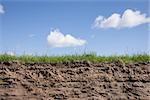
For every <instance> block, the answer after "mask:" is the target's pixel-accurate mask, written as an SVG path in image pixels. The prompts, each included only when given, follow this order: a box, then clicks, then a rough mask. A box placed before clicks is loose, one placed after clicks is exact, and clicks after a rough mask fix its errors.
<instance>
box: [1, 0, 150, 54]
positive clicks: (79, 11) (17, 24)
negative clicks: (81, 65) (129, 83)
mask: <svg viewBox="0 0 150 100" xmlns="http://www.w3.org/2000/svg"><path fill="white" fill-rule="evenodd" d="M149 4H150V1H149V0H132V1H131V0H1V1H0V53H4V52H5V53H8V54H16V55H22V54H35V55H45V54H46V55H65V54H81V53H84V52H87V53H90V52H94V53H97V54H98V55H114V54H115V55H116V54H117V55H122V54H129V55H130V54H137V53H145V52H146V53H147V52H150V47H149V45H150V32H149V23H150V17H149Z"/></svg>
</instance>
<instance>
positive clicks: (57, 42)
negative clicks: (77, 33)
mask: <svg viewBox="0 0 150 100" xmlns="http://www.w3.org/2000/svg"><path fill="white" fill-rule="evenodd" d="M47 41H48V44H49V45H50V46H51V47H75V46H83V45H85V44H86V40H82V39H78V38H75V37H73V36H71V35H70V34H67V35H64V34H63V33H61V32H60V31H59V30H58V29H56V30H53V31H51V32H50V34H49V35H48V36H47Z"/></svg>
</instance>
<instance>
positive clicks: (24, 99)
mask: <svg viewBox="0 0 150 100" xmlns="http://www.w3.org/2000/svg"><path fill="white" fill-rule="evenodd" d="M0 80H1V82H0V100H65V99H67V100H108V99H110V100H112V99H113V100H116V99H117V100H124V99H125V100H126V99H130V100H131V99H145V100H148V99H149V98H150V63H131V64H123V63H121V62H114V63H91V62H88V61H77V62H65V63H51V64H50V63H49V64H46V63H45V64H44V63H43V64H37V63H30V64H27V63H26V64H25V63H20V62H0Z"/></svg>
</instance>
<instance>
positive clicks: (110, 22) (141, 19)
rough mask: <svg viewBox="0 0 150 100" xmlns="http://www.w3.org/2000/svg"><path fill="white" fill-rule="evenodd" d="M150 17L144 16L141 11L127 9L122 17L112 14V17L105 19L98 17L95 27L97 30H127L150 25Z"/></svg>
mask: <svg viewBox="0 0 150 100" xmlns="http://www.w3.org/2000/svg"><path fill="white" fill-rule="evenodd" d="M149 22H150V17H147V16H146V14H142V13H141V12H140V11H134V10H131V9H127V10H125V11H124V13H123V14H122V15H120V14H118V13H114V14H112V15H111V16H110V17H108V18H105V17H103V16H98V17H97V18H96V19H95V22H94V27H96V28H125V27H129V28H131V27H135V26H138V25H140V24H144V23H149Z"/></svg>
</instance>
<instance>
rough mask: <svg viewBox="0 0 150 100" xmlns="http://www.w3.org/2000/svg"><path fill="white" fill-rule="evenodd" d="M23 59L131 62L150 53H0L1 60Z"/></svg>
mask: <svg viewBox="0 0 150 100" xmlns="http://www.w3.org/2000/svg"><path fill="white" fill-rule="evenodd" d="M14 60H17V61H21V62H25V63H31V62H37V63H50V62H54V63H57V62H68V61H79V60H80V61H83V60H84V61H91V62H114V61H118V60H121V61H123V62H124V63H129V62H149V61H150V55H148V54H136V55H131V56H130V55H121V56H117V55H113V56H97V55H96V54H94V53H91V54H82V55H64V56H47V55H45V56H32V55H22V56H11V55H7V54H2V55H0V62H4V61H14Z"/></svg>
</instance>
